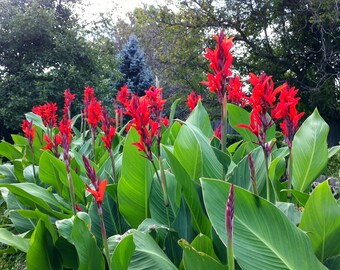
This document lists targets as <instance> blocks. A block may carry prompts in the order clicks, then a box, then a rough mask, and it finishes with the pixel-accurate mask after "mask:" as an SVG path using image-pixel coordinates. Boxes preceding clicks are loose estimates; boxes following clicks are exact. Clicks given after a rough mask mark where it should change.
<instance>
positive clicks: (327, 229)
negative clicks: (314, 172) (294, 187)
mask: <svg viewBox="0 0 340 270" xmlns="http://www.w3.org/2000/svg"><path fill="white" fill-rule="evenodd" d="M300 228H301V229H302V230H304V231H305V232H307V235H308V236H309V238H310V240H311V242H312V246H313V249H314V251H315V253H316V255H317V256H318V258H319V259H320V260H321V261H322V262H323V261H324V260H325V259H327V258H329V257H332V256H335V255H338V254H339V253H340V241H339V235H340V207H339V205H337V203H336V200H335V199H334V197H333V195H332V193H331V191H330V188H329V185H328V181H325V182H323V183H321V184H319V185H318V186H317V187H316V188H315V190H314V191H313V193H312V195H311V196H310V198H309V200H308V201H307V203H306V205H305V210H304V211H303V215H302V219H301V223H300Z"/></svg>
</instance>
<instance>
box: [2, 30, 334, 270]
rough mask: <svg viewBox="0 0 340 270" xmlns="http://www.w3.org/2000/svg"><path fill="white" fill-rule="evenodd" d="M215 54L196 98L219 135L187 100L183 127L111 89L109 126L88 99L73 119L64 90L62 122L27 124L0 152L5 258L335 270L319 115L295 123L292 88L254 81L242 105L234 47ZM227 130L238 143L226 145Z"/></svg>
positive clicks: (38, 110) (153, 100) (46, 118)
mask: <svg viewBox="0 0 340 270" xmlns="http://www.w3.org/2000/svg"><path fill="white" fill-rule="evenodd" d="M215 40H216V43H217V44H216V48H215V49H207V53H206V54H205V57H206V58H208V60H209V61H210V68H211V69H212V73H209V74H208V78H207V82H204V84H205V85H207V86H208V88H209V90H210V91H212V92H215V93H216V94H217V98H218V100H219V102H220V104H221V123H222V124H221V126H220V127H219V129H218V130H215V131H214V130H213V129H212V126H211V119H210V117H209V115H208V113H207V111H206V110H205V108H204V106H203V104H202V98H201V96H200V95H197V94H195V93H194V92H192V93H191V94H190V95H189V97H188V99H187V102H186V104H187V105H188V107H189V108H190V115H189V116H188V118H187V119H186V120H180V119H173V115H174V112H172V113H171V114H170V117H169V119H168V118H167V117H166V116H165V115H164V104H165V102H166V100H165V99H163V96H162V89H161V88H160V87H158V86H157V87H155V86H152V87H150V89H146V91H145V95H144V96H141V97H138V96H136V95H133V94H131V93H130V92H129V89H128V87H127V86H124V87H122V88H121V89H120V90H119V91H118V94H117V96H116V98H115V100H114V102H113V104H114V110H113V111H114V112H115V115H113V116H112V117H111V116H110V115H109V113H108V111H109V110H107V108H105V107H104V106H103V105H102V104H101V102H100V101H99V100H97V98H96V97H95V90H94V89H93V88H91V87H89V86H87V87H85V89H84V98H83V103H84V110H83V112H82V113H81V115H75V116H73V118H72V115H70V111H71V110H70V108H71V106H72V101H73V100H74V99H76V98H80V97H76V96H74V95H73V94H71V92H70V90H66V91H65V105H64V108H63V115H62V116H60V121H59V122H58V120H57V119H58V115H57V108H56V104H55V103H52V102H48V103H46V104H43V105H40V106H37V107H34V108H33V112H30V113H27V114H26V120H25V121H24V122H23V125H22V128H23V135H24V136H21V135H19V134H13V135H12V139H13V141H14V143H13V144H11V143H8V142H6V141H2V142H1V143H0V156H1V157H3V158H4V159H3V163H2V164H1V165H0V191H1V195H2V198H3V203H4V204H5V205H6V208H7V211H6V215H7V216H8V218H9V220H10V223H9V224H2V226H1V228H0V242H2V243H4V244H5V245H7V246H8V252H10V251H13V250H21V251H22V252H25V253H26V254H27V257H26V266H27V269H29V270H31V269H33V270H35V269H37V270H38V269H39V270H40V269H103V270H104V269H119V270H121V269H230V270H231V269H245V270H247V269H251V270H254V269H255V270H256V269H259V270H260V269H261V270H263V269H264V270H266V269H270V270H273V269H292V270H293V269H294V270H295V269H302V270H304V269H306V270H307V269H308V270H309V269H316V270H317V269H338V266H339V255H340V246H339V235H340V208H339V201H337V200H336V199H335V198H334V196H333V194H332V193H331V190H330V186H329V183H328V181H325V182H323V183H321V184H319V185H318V186H317V187H316V188H315V189H314V190H313V191H311V184H312V183H313V181H315V179H316V178H318V176H319V175H320V174H321V173H322V171H323V169H324V167H325V166H326V164H327V161H328V159H329V158H330V157H331V156H332V155H334V154H335V153H336V152H337V151H339V149H340V147H339V146H335V147H332V148H329V149H328V146H327V134H328V125H327V123H326V122H325V121H324V120H323V119H322V117H321V116H320V114H319V113H318V111H317V109H315V111H314V112H313V114H311V115H310V116H308V117H306V119H305V120H304V121H301V120H302V116H303V112H298V110H297V106H298V102H299V98H298V97H297V95H298V90H297V89H295V88H294V87H290V86H288V84H286V83H285V84H282V85H279V86H276V85H275V83H274V80H273V78H272V77H271V76H268V75H266V74H261V75H255V74H252V73H251V74H250V75H249V78H250V79H249V83H250V85H251V89H250V90H251V93H250V94H249V95H245V90H244V89H243V82H242V81H241V79H240V78H239V77H238V76H235V75H233V72H232V69H231V68H232V54H231V52H232V46H233V44H232V38H227V37H225V35H224V33H223V32H221V33H220V34H219V35H217V36H216V37H215ZM227 101H228V102H227ZM172 109H173V110H175V109H176V103H175V105H174V106H173V108H172ZM249 111H250V112H249ZM227 112H228V113H227ZM226 121H227V122H228V123H229V125H230V126H231V127H232V128H233V129H234V130H236V131H237V132H238V133H239V134H240V135H241V136H242V140H241V141H239V142H237V143H234V144H232V145H228V143H227V140H226V125H227V122H226ZM58 123H59V125H58ZM278 133H281V134H283V136H284V142H283V144H277V138H276V135H277V134H278ZM216 142H217V143H216ZM221 145H222V148H220V147H219V146H221Z"/></svg>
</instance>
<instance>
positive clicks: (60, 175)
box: [39, 151, 85, 201]
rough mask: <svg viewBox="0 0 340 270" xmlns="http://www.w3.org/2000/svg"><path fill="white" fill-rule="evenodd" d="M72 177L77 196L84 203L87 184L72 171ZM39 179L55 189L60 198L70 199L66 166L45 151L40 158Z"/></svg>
mask: <svg viewBox="0 0 340 270" xmlns="http://www.w3.org/2000/svg"><path fill="white" fill-rule="evenodd" d="M71 177H72V181H73V185H74V191H75V194H76V196H77V198H78V200H80V201H83V197H84V191H85V184H84V182H83V181H82V180H81V179H80V177H79V176H78V175H77V174H76V173H75V172H74V170H72V169H71ZM39 178H40V180H41V181H43V182H44V183H46V184H49V185H51V186H52V187H54V188H55V189H56V191H57V192H58V194H59V195H60V196H62V197H64V198H69V196H70V195H69V193H70V191H69V184H68V180H67V173H66V165H65V163H64V162H62V161H61V160H59V159H57V158H56V157H55V156H53V155H52V154H51V153H50V152H48V151H45V152H44V153H43V154H42V155H41V157H40V161H39Z"/></svg>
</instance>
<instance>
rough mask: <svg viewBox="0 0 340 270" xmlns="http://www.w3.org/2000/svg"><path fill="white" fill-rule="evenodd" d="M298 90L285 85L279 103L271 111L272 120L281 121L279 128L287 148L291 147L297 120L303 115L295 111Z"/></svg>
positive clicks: (296, 128) (297, 123)
mask: <svg viewBox="0 0 340 270" xmlns="http://www.w3.org/2000/svg"><path fill="white" fill-rule="evenodd" d="M297 92H298V89H295V88H294V87H291V88H290V87H289V86H288V85H286V87H285V88H283V89H282V91H281V93H280V97H279V103H278V104H277V105H276V107H275V108H274V109H273V111H272V117H273V118H274V119H283V122H282V123H280V127H281V129H282V131H283V133H284V135H285V137H286V143H287V145H288V147H292V141H293V138H294V135H295V133H296V131H297V130H298V125H299V120H300V119H301V117H302V116H303V115H304V112H302V113H299V114H298V112H297V110H296V105H297V104H298V102H299V100H300V98H297V97H295V95H296V94H297Z"/></svg>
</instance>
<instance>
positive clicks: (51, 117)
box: [32, 102, 58, 128]
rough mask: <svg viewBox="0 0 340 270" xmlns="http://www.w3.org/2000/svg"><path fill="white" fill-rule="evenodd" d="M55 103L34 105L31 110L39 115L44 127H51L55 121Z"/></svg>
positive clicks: (56, 108)
mask: <svg viewBox="0 0 340 270" xmlns="http://www.w3.org/2000/svg"><path fill="white" fill-rule="evenodd" d="M57 110H58V107H57V104H56V103H52V102H49V103H46V104H43V105H40V106H34V107H33V109H32V111H33V112H34V113H35V114H37V115H39V116H40V117H41V119H42V121H43V123H44V125H45V126H46V127H49V128H53V127H55V126H56V123H57Z"/></svg>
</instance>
